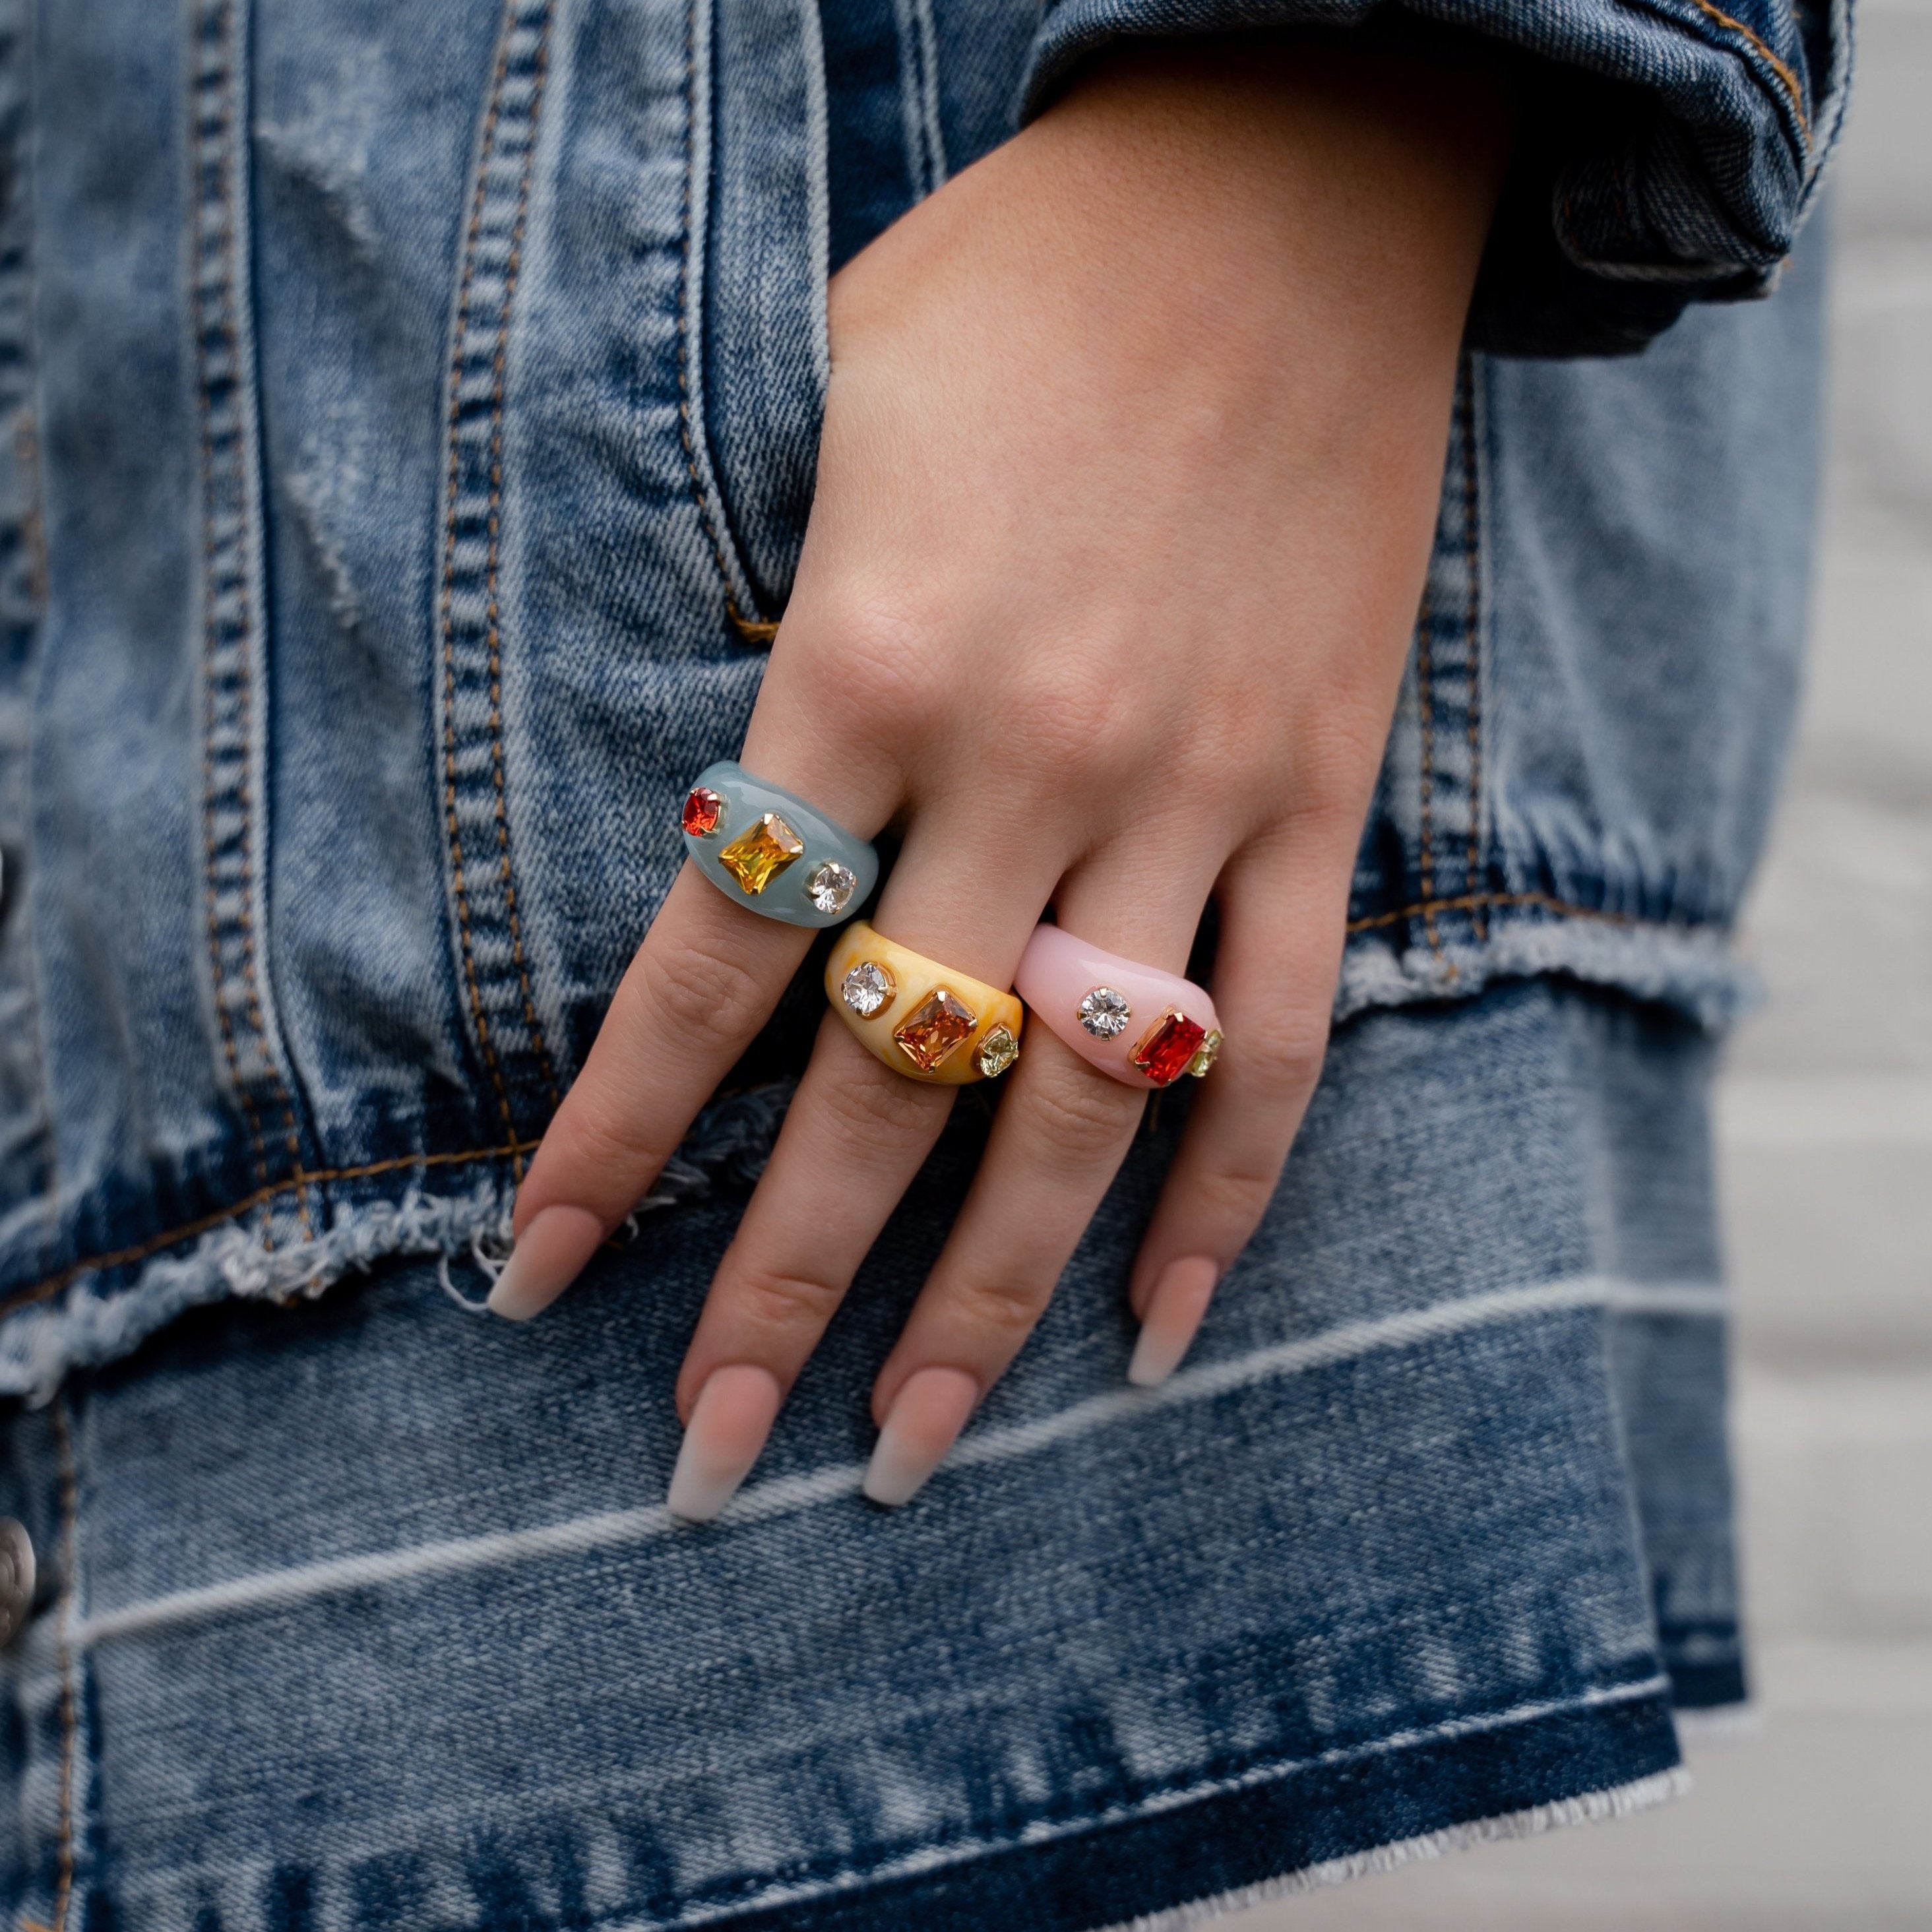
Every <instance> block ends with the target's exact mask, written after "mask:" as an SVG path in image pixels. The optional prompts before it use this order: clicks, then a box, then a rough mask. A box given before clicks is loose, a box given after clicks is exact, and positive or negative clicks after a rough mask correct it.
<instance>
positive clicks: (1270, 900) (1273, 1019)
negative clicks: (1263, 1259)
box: [1127, 848, 1346, 1388]
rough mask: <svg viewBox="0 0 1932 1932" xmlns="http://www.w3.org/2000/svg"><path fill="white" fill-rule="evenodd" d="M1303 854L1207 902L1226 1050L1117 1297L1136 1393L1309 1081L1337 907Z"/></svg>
mask: <svg viewBox="0 0 1932 1932" xmlns="http://www.w3.org/2000/svg"><path fill="white" fill-rule="evenodd" d="M1314 856H1315V855H1313V854H1312V853H1308V852H1307V850H1305V849H1304V850H1302V851H1300V852H1297V853H1284V852H1283V851H1282V850H1280V848H1275V849H1274V850H1272V851H1264V852H1260V853H1254V854H1253V856H1248V857H1247V858H1245V859H1244V863H1243V864H1242V865H1241V868H1240V870H1239V871H1230V872H1229V873H1228V874H1224V875H1223V879H1222V881H1221V885H1220V889H1219V891H1218V892H1217V898H1218V899H1219V901H1220V908H1221V936H1220V953H1219V956H1218V958H1217V962H1216V965H1215V971H1214V1004H1215V1007H1216V1009H1217V1011H1218V1012H1219V1013H1220V1018H1221V1024H1222V1026H1223V1029H1224V1030H1225V1031H1226V1035H1227V1044H1226V1046H1224V1047H1223V1049H1222V1052H1221V1056H1220V1059H1219V1060H1218V1061H1217V1062H1216V1063H1215V1066H1214V1071H1213V1073H1212V1074H1211V1076H1209V1078H1208V1079H1207V1080H1206V1081H1205V1082H1204V1083H1203V1085H1202V1089H1201V1091H1200V1094H1199V1096H1198V1097H1197V1098H1196V1103H1195V1106H1194V1109H1193V1114H1192V1115H1191V1116H1190V1119H1189V1121H1188V1124H1187V1132H1186V1133H1184V1135H1183V1136H1182V1138H1181V1151H1180V1152H1179V1154H1178V1155H1177V1156H1176V1157H1175V1163H1174V1166H1172V1169H1170V1170H1169V1174H1168V1177H1167V1181H1166V1185H1165V1187H1163V1189H1162V1191H1161V1197H1160V1202H1159V1204H1158V1205H1157V1207H1156V1208H1155V1210H1154V1220H1153V1221H1152V1223H1151V1224H1150V1225H1149V1226H1148V1232H1147V1234H1146V1235H1145V1238H1144V1239H1143V1240H1142V1243H1141V1250H1140V1253H1139V1256H1137V1258H1136V1261H1135V1263H1134V1271H1133V1277H1132V1281H1131V1284H1130V1289H1129V1296H1130V1301H1131V1302H1132V1304H1133V1311H1134V1313H1135V1314H1136V1316H1138V1317H1139V1320H1140V1324H1141V1332H1140V1340H1139V1343H1138V1344H1137V1345H1136V1348H1135V1350H1134V1355H1133V1361H1132V1362H1131V1363H1130V1364H1129V1366H1128V1369H1127V1378H1128V1379H1129V1380H1130V1382H1136V1383H1139V1385H1141V1386H1142V1387H1143V1388H1147V1387H1151V1386H1152V1385H1154V1384H1155V1383H1157V1382H1164V1381H1165V1380H1166V1379H1167V1377H1168V1376H1170V1375H1172V1373H1173V1372H1174V1370H1175V1369H1176V1368H1177V1367H1179V1366H1180V1364H1181V1358H1183V1357H1184V1355H1186V1354H1187V1351H1188V1349H1189V1348H1190V1346H1192V1344H1193V1340H1194V1336H1195V1332H1196V1330H1197V1329H1199V1327H1200V1325H1201V1322H1202V1317H1203V1316H1205V1314H1206V1313H1207V1312H1208V1302H1209V1301H1210V1300H1211V1298H1212V1297H1213V1295H1214V1290H1215V1288H1216V1286H1217V1284H1218V1283H1220V1280H1221V1277H1223V1275H1224V1274H1226V1273H1227V1271H1228V1270H1229V1268H1230V1267H1231V1266H1232V1265H1233V1263H1234V1262H1235V1257H1236V1256H1238V1255H1239V1254H1240V1253H1241V1250H1242V1249H1243V1248H1244V1247H1247V1243H1248V1238H1249V1237H1250V1235H1253V1232H1255V1229H1256V1228H1257V1227H1258V1226H1259V1225H1260V1223H1261V1218H1262V1215H1263V1214H1265V1213H1266V1212H1267V1211H1268V1203H1269V1202H1270V1200H1271V1199H1273V1197H1274V1190H1275V1184H1276V1183H1277V1181H1279V1180H1280V1178H1281V1170H1282V1167H1283V1163H1285V1162H1286V1160H1287V1158H1288V1151H1289V1147H1290V1146H1291V1145H1292V1143H1293V1142H1294V1139H1295V1133H1296V1130H1298V1128H1299V1127H1300V1126H1301V1117H1302V1115H1303V1113H1304V1112H1305V1111H1306V1109H1307V1106H1308V1102H1309V1098H1310V1095H1312V1094H1313V1092H1314V1091H1315V1085H1316V1081H1317V1080H1318V1079H1319V1078H1320V1077H1321V1073H1322V1055H1323V1053H1324V1052H1325V1049H1326V1047H1327V1045H1328V1015H1329V1010H1330V1007H1331V1004H1332V1002H1333V1001H1334V988H1335V974H1336V969H1337V963H1338V962H1339V960H1340V956H1341V946H1342V935H1343V922H1344V919H1345V918H1346V899H1345V898H1343V897H1341V896H1340V895H1337V894H1333V893H1330V892H1325V891H1323V890H1322V885H1325V884H1326V883H1327V881H1326V877H1325V875H1326V874H1327V873H1328V871H1329V870H1330V869H1331V868H1328V867H1327V866H1325V865H1319V864H1316V863H1313V862H1311V861H1312V860H1313V858H1314ZM1318 880H1319V881H1320V882H1321V884H1318V883H1317V882H1318ZM1298 886H1299V888H1300V889H1297V888H1298ZM1344 886H1345V888H1346V875H1345V879H1344Z"/></svg>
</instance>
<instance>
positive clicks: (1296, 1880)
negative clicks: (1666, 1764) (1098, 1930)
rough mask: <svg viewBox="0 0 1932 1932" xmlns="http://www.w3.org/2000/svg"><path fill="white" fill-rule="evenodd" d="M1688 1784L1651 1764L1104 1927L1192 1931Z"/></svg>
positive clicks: (1642, 1804)
mask: <svg viewBox="0 0 1932 1932" xmlns="http://www.w3.org/2000/svg"><path fill="white" fill-rule="evenodd" d="M1691 1784H1692V1779H1691V1774H1690V1773H1689V1772H1688V1771H1686V1770H1685V1769H1684V1768H1683V1767H1682V1766H1681V1765H1680V1766H1677V1767H1676V1769H1673V1770H1670V1771H1660V1772H1653V1773H1652V1775H1650V1776H1649V1777H1648V1778H1634V1779H1632V1780H1631V1782H1630V1783H1629V1784H1618V1785H1613V1786H1612V1787H1610V1789H1609V1790H1605V1791H1586V1792H1585V1793H1583V1794H1582V1795H1581V1796H1578V1797H1575V1798H1559V1799H1556V1801H1555V1802H1553V1803H1550V1804H1547V1805H1529V1806H1528V1807H1526V1808H1525V1809H1524V1810H1523V1811H1506V1812H1504V1813H1502V1814H1501V1815H1500V1816H1499V1817H1494V1818H1478V1819H1476V1820H1473V1821H1472V1823H1469V1824H1466V1825H1452V1826H1448V1827H1446V1828H1445V1829H1443V1830H1442V1831H1439V1832H1423V1833H1421V1835H1419V1836H1418V1837H1415V1838H1399V1839H1397V1840H1396V1841H1394V1843H1391V1844H1387V1845H1378V1846H1375V1847H1374V1848H1373V1849H1371V1850H1369V1851H1365V1852H1351V1853H1350V1854H1349V1856H1348V1857H1346V1858H1328V1859H1326V1860H1325V1861H1323V1862H1322V1863H1321V1864H1313V1865H1304V1867H1302V1869H1301V1870H1299V1871H1294V1872H1288V1873H1284V1874H1283V1876H1281V1877H1280V1878H1271V1879H1263V1880H1262V1882H1260V1883H1259V1884H1257V1885H1243V1886H1241V1887H1240V1888H1238V1889H1237V1890H1235V1891H1226V1892H1223V1893H1221V1894H1220V1895H1219V1896H1218V1897H1214V1898H1204V1899H1200V1900H1196V1902H1195V1903H1192V1904H1189V1905H1177V1906H1173V1907H1172V1908H1171V1909H1169V1910H1167V1911H1165V1912H1150V1913H1148V1914H1147V1915H1145V1916H1144V1917H1142V1918H1129V1919H1124V1920H1122V1921H1121V1922H1120V1923H1119V1924H1115V1925H1112V1926H1110V1927H1108V1928H1107V1932H1190V1928H1191V1927H1194V1926H1196V1925H1205V1924H1208V1923H1209V1922H1211V1921H1213V1920H1214V1919H1217V1918H1227V1917H1229V1915H1232V1914H1233V1913H1235V1912H1246V1911H1248V1910H1250V1909H1252V1908H1253V1907H1254V1906H1257V1905H1267V1904H1269V1903H1272V1902H1273V1901H1274V1900H1276V1899H1278V1898H1291V1897H1294V1896H1295V1895H1296V1894H1298V1893H1301V1892H1304V1891H1318V1890H1319V1889H1320V1888H1322V1887H1323V1886H1325V1885H1344V1884H1346V1883H1347V1882H1348V1881H1349V1879H1356V1878H1367V1877H1369V1876H1371V1875H1372V1874H1373V1873H1376V1872H1389V1871H1396V1870H1400V1868H1401V1867H1403V1866H1404V1865H1412V1864H1421V1863H1422V1862H1424V1861H1426V1860H1428V1859H1431V1858H1442V1856H1444V1855H1445V1854H1446V1853H1448V1852H1463V1851H1469V1850H1471V1849H1473V1848H1474V1847H1475V1846H1478V1845H1489V1844H1495V1843H1499V1842H1500V1841H1502V1840H1504V1839H1507V1838H1541V1836H1542V1835H1543V1834H1544V1832H1556V1831H1562V1830H1564V1829H1566V1828H1568V1827H1569V1826H1574V1825H1602V1824H1608V1823H1610V1822H1611V1821H1612V1820H1615V1819H1618V1818H1628V1817H1631V1816H1633V1815H1634V1814H1636V1813H1637V1812H1639V1811H1654V1810H1655V1808H1657V1807H1658V1805H1668V1804H1670V1803H1673V1802H1674V1801H1675V1800H1676V1799H1679V1798H1683V1797H1687V1796H1689V1794H1690V1791H1691Z"/></svg>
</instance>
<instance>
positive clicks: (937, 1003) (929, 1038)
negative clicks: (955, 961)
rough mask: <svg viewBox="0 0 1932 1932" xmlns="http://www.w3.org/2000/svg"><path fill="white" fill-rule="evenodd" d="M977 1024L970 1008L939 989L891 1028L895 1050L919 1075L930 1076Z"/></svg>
mask: <svg viewBox="0 0 1932 1932" xmlns="http://www.w3.org/2000/svg"><path fill="white" fill-rule="evenodd" d="M979 1024H980V1017H979V1016H978V1015H977V1013H974V1010H973V1009H972V1008H971V1007H969V1006H967V1005H966V1004H964V1002H963V1001H960V1000H958V999H956V998H954V996H953V995H952V994H951V993H949V992H947V990H946V989H945V988H944V986H939V987H936V988H935V989H934V990H933V991H932V992H930V993H929V994H927V995H926V998H924V999H922V1001H919V1004H918V1005H917V1006H916V1007H913V1010H912V1011H911V1012H910V1013H908V1014H907V1016H905V1018H904V1020H902V1021H901V1022H900V1023H899V1025H897V1026H895V1028H893V1029H892V1038H893V1039H894V1040H896V1041H897V1042H898V1045H899V1050H900V1051H901V1052H902V1053H903V1054H904V1055H905V1057H906V1058H907V1059H908V1060H910V1061H911V1062H912V1064H913V1066H915V1067H917V1068H918V1069H919V1071H920V1072H921V1073H931V1072H932V1070H933V1069H934V1068H935V1067H937V1066H938V1064H939V1063H940V1062H941V1061H942V1060H944V1059H945V1058H947V1056H948V1055H951V1054H955V1053H957V1052H959V1049H961V1048H962V1046H965V1044H966V1043H967V1042H968V1040H971V1038H972V1037H973V1032H974V1028H976V1027H977V1026H978V1025H979Z"/></svg>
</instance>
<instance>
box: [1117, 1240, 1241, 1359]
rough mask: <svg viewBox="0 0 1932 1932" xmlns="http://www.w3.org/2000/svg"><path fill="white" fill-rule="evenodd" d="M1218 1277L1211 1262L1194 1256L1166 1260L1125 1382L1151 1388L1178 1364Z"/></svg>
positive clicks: (1184, 1353) (1150, 1298)
mask: <svg viewBox="0 0 1932 1932" xmlns="http://www.w3.org/2000/svg"><path fill="white" fill-rule="evenodd" d="M1220 1278H1221V1271H1220V1269H1219V1268H1217V1266H1216V1265H1214V1262H1211V1261H1208V1260H1206V1259H1204V1258H1203V1257H1202V1256H1199V1255H1190V1256H1188V1257H1187V1259H1185V1260H1184V1261H1178V1262H1169V1263H1168V1265H1166V1268H1163V1269H1162V1270H1161V1271H1160V1280H1158V1281H1157V1282H1156V1283H1154V1292H1153V1293H1152V1294H1151V1295H1149V1296H1148V1306H1147V1313H1146V1314H1145V1316H1142V1319H1141V1338H1140V1340H1139V1341H1138V1342H1136V1343H1135V1344H1134V1358H1133V1361H1130V1363H1129V1364H1127V1379H1128V1381H1129V1382H1133V1383H1135V1384H1136V1385H1138V1386H1139V1387H1140V1388H1153V1387H1154V1385H1155V1384H1156V1383H1157V1382H1166V1379H1168V1377H1169V1376H1171V1375H1172V1374H1173V1373H1174V1372H1175V1370H1176V1369H1178V1368H1179V1367H1180V1366H1181V1357H1182V1356H1184V1355H1186V1354H1187V1350H1188V1347H1189V1345H1190V1343H1192V1342H1193V1340H1194V1331H1196V1329H1197V1328H1199V1327H1200V1326H1201V1318H1202V1316H1204V1315H1205V1314H1206V1313H1208V1303H1209V1302H1210V1301H1211V1300H1212V1299H1213V1298H1214V1284H1215V1283H1217V1281H1219V1280H1220Z"/></svg>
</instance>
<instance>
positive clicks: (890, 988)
mask: <svg viewBox="0 0 1932 1932" xmlns="http://www.w3.org/2000/svg"><path fill="white" fill-rule="evenodd" d="M895 992H898V982H897V981H896V980H894V979H893V977H892V975H891V974H889V972H887V971H886V969H885V968H884V967H883V966H881V965H880V964H879V962H877V960H876V959H862V960H860V961H859V963H858V965H856V966H855V967H853V968H852V970H851V971H850V972H849V973H847V974H846V976H845V977H844V979H843V980H841V981H840V982H839V986H838V995H839V998H841V999H842V1000H843V1001H844V1002H845V1004H847V1006H848V1007H850V1008H851V1009H852V1010H853V1012H854V1013H856V1014H857V1015H858V1016H859V1018H860V1019H862V1020H868V1019H871V1017H872V1016H873V1015H874V1013H878V1012H880V1011H882V1010H883V1008H884V1007H885V1006H886V1003H887V1002H888V1001H889V1000H890V999H891V998H892V995H894V994H895Z"/></svg>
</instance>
